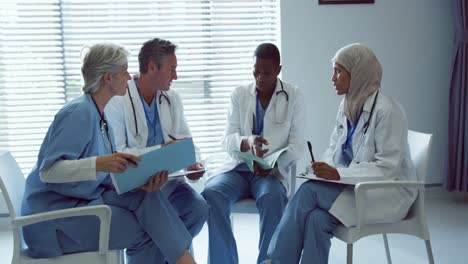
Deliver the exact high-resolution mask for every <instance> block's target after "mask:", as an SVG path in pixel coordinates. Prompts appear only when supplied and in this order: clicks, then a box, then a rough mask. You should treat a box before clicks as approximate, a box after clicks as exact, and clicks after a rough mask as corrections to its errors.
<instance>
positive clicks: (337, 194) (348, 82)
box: [265, 44, 417, 264]
mask: <svg viewBox="0 0 468 264" xmlns="http://www.w3.org/2000/svg"><path fill="white" fill-rule="evenodd" d="M332 61H333V63H334V65H333V68H334V69H333V70H334V72H333V77H332V81H333V83H334V85H335V88H336V93H337V94H338V95H345V98H344V99H343V101H342V103H341V105H340V107H339V110H338V115H337V119H336V123H335V128H334V130H333V133H332V135H331V137H330V145H329V147H328V149H327V150H326V152H325V155H324V157H323V161H321V162H311V166H310V169H311V170H313V173H314V174H315V175H316V176H317V177H319V178H323V179H326V180H330V181H339V180H340V179H342V178H343V179H344V178H349V177H355V178H357V179H359V177H361V179H364V180H372V179H374V180H386V179H387V180H403V181H408V180H409V181H414V180H417V178H416V170H415V168H414V166H413V163H412V160H411V157H410V152H409V145H408V124H407V120H406V115H405V113H404V110H403V108H402V107H401V106H400V105H399V104H398V103H397V102H396V101H395V100H393V99H392V98H390V97H387V96H385V95H383V94H381V93H380V92H379V90H380V82H381V79H382V67H381V65H380V63H379V61H378V60H377V57H376V56H375V55H374V53H373V52H372V50H371V49H370V48H368V47H366V46H364V45H361V44H351V45H348V46H345V47H343V48H341V49H340V50H339V51H338V52H337V53H336V55H335V57H334V58H333V60H332ZM415 198H416V191H415V190H410V189H406V188H403V187H399V188H386V189H377V190H374V191H372V192H369V193H368V195H367V199H369V201H370V202H369V204H368V207H369V208H368V211H369V213H368V214H366V215H364V216H361V217H362V218H364V221H365V222H366V223H391V222H396V221H399V220H401V219H403V218H404V217H405V216H406V214H407V212H408V210H409V208H410V206H411V204H412V203H413V202H414V200H415ZM355 212H356V206H355V199H354V186H348V187H346V186H345V185H342V184H339V183H334V182H318V181H313V180H312V181H311V180H310V181H308V182H305V183H304V184H302V185H301V187H300V189H299V190H298V191H297V193H296V195H295V196H294V197H293V199H292V200H291V202H290V203H289V204H288V207H287V208H286V211H285V213H284V216H283V218H282V219H281V223H280V224H279V226H278V229H277V230H276V232H275V234H274V235H273V238H272V240H271V244H270V247H269V249H268V258H269V260H268V261H266V262H265V263H274V264H286V263H287V264H296V263H299V261H301V263H304V264H306V263H307V264H308V263H318V264H325V263H328V253H329V251H330V245H331V243H330V239H331V238H332V237H333V231H334V229H335V228H336V226H337V225H338V224H340V223H341V224H343V225H345V226H346V227H351V226H355V225H356V221H357V220H356V213H355ZM301 255H302V258H301Z"/></svg>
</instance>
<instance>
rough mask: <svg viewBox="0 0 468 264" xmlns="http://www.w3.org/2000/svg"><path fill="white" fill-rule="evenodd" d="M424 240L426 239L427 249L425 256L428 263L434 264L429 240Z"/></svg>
mask: <svg viewBox="0 0 468 264" xmlns="http://www.w3.org/2000/svg"><path fill="white" fill-rule="evenodd" d="M425 241H426V251H427V258H428V259H429V264H434V255H432V247H431V241H430V240H429V239H428V240H425Z"/></svg>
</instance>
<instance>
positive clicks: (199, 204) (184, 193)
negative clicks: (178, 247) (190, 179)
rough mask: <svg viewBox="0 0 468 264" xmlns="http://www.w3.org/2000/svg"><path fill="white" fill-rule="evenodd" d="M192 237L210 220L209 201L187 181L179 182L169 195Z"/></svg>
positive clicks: (170, 201)
mask: <svg viewBox="0 0 468 264" xmlns="http://www.w3.org/2000/svg"><path fill="white" fill-rule="evenodd" d="M167 199H168V200H169V203H170V204H171V205H172V206H173V207H174V210H175V211H176V213H177V215H178V216H179V218H180V219H181V220H182V222H183V223H184V225H185V227H186V228H187V230H188V231H189V233H190V235H192V238H194V237H195V236H197V235H198V233H200V231H201V229H202V228H203V225H204V224H205V222H206V221H207V220H208V203H207V202H206V201H205V199H203V197H202V196H201V194H199V193H198V192H197V191H195V190H194V189H193V188H192V187H190V185H189V184H188V183H186V182H184V183H181V184H179V185H178V186H177V187H176V189H175V190H174V191H173V192H172V193H171V194H170V195H169V196H168V197H167Z"/></svg>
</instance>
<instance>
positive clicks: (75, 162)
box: [21, 44, 195, 264]
mask: <svg viewBox="0 0 468 264" xmlns="http://www.w3.org/2000/svg"><path fill="white" fill-rule="evenodd" d="M127 57H128V52H127V51H126V50H125V49H124V48H122V47H120V46H117V45H114V44H95V45H93V46H92V47H90V48H89V52H88V53H87V54H86V56H85V57H84V61H83V65H82V67H81V72H82V74H83V78H84V87H83V92H84V94H83V95H82V96H80V97H77V98H75V99H73V100H71V101H70V102H68V103H67V104H65V106H64V107H63V108H62V109H60V111H59V112H58V113H57V114H56V115H55V118H54V121H53V122H52V124H51V125H50V127H49V130H48V131H47V135H46V136H45V138H44V141H43V143H42V145H41V149H40V151H39V156H38V161H37V163H36V165H35V166H34V168H33V169H32V171H31V173H30V174H29V176H28V178H27V180H26V187H25V192H24V196H23V203H22V208H21V213H22V215H30V214H37V213H44V212H48V211H51V210H58V209H67V208H76V207H82V206H89V205H100V204H105V205H108V206H109V207H110V209H111V210H112V218H111V223H110V231H109V232H110V238H109V248H110V249H124V248H125V249H127V250H126V253H127V263H129V264H143V263H144V264H146V263H165V261H168V262H169V263H178V264H182V263H183V264H193V263H195V261H194V260H193V258H192V256H190V254H189V252H188V250H187V249H188V248H189V246H190V243H191V241H192V237H191V235H190V233H189V232H188V231H187V229H186V228H185V225H184V224H183V223H182V221H181V220H180V218H179V217H178V215H177V213H176V212H175V211H174V209H173V208H172V206H171V205H170V203H169V201H168V200H167V197H166V196H165V195H164V194H163V193H162V192H161V191H160V188H161V186H162V185H163V184H164V183H165V182H166V181H167V178H168V175H167V171H162V172H158V173H156V174H155V175H154V176H153V177H152V178H150V180H149V181H148V183H147V184H145V185H144V186H142V187H140V188H138V189H136V190H134V191H132V192H128V193H124V194H121V195H118V194H117V193H116V191H115V188H114V187H113V185H112V181H111V178H110V176H109V173H115V172H122V171H124V170H125V169H126V168H127V165H131V164H132V162H131V161H130V160H134V161H138V160H139V159H140V158H139V157H138V156H134V155H130V154H124V153H115V151H114V150H115V145H114V142H115V141H114V138H113V134H112V128H111V127H109V126H108V124H107V121H106V117H105V114H104V107H105V106H106V104H107V102H109V100H110V99H111V98H112V97H113V96H115V95H123V94H125V91H126V87H127V81H128V80H130V78H131V77H130V75H129V73H128V71H127V62H128V59H127ZM131 166H132V165H131ZM133 166H136V165H133ZM23 237H24V241H25V242H26V244H27V245H28V253H29V255H30V256H31V257H33V258H52V257H57V256H60V255H64V254H72V253H77V252H86V251H96V250H97V249H98V243H99V221H98V219H97V218H96V217H92V216H80V217H69V218H60V219H54V220H51V221H46V222H41V223H37V224H32V225H29V226H26V227H24V228H23ZM160 256H162V257H160ZM164 257H165V259H164Z"/></svg>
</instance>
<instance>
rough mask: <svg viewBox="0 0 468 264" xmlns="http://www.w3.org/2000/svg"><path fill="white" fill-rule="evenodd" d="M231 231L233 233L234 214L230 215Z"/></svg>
mask: <svg viewBox="0 0 468 264" xmlns="http://www.w3.org/2000/svg"><path fill="white" fill-rule="evenodd" d="M231 230H232V232H234V214H233V213H231Z"/></svg>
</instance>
